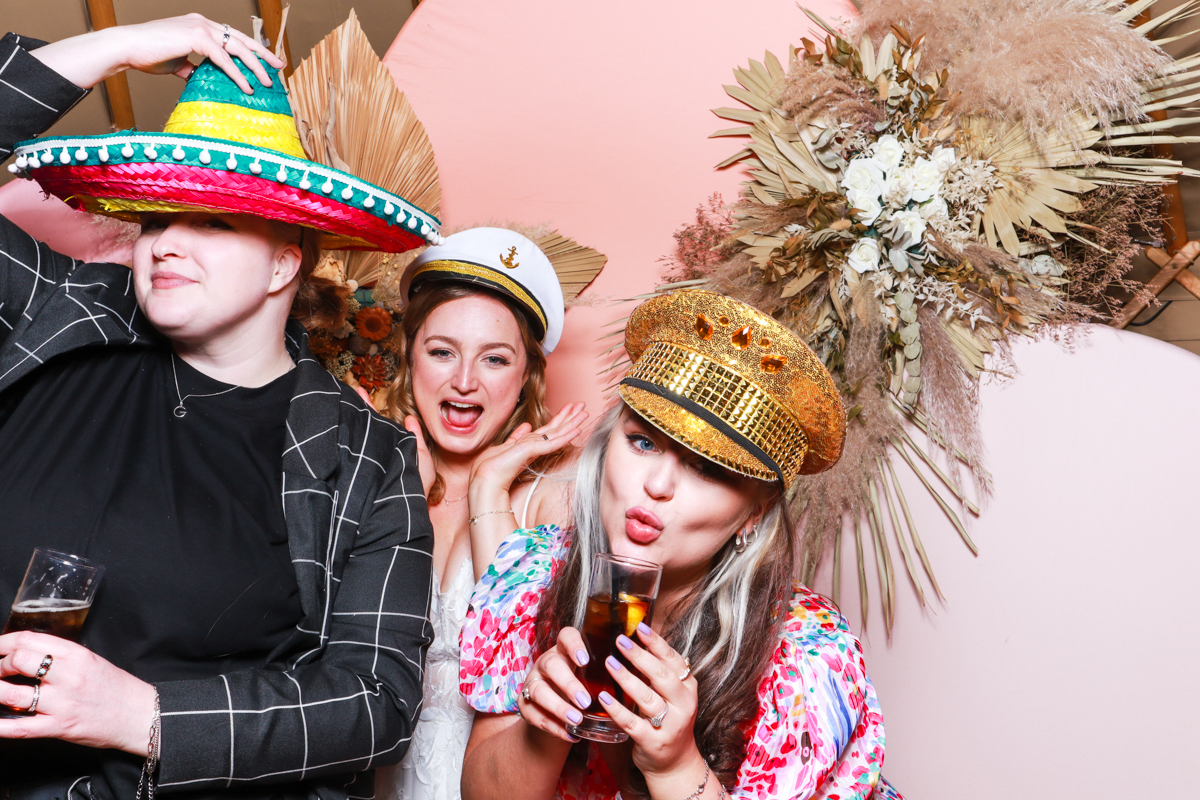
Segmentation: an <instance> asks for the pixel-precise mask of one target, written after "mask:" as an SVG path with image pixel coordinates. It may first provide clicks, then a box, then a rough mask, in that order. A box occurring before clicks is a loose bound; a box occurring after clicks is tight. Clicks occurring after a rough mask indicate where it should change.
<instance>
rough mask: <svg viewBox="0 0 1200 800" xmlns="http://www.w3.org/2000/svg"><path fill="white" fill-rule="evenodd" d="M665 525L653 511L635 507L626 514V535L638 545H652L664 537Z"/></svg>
mask: <svg viewBox="0 0 1200 800" xmlns="http://www.w3.org/2000/svg"><path fill="white" fill-rule="evenodd" d="M662 532H663V523H662V520H661V519H659V518H658V515H657V514H655V513H654V512H653V511H647V510H646V509H644V508H642V507H641V506H634V507H633V508H631V509H629V510H628V511H626V512H625V535H626V536H628V537H629V539H630V541H633V542H637V543H638V544H650V543H651V542H653V541H654V540H655V539H657V538H658V537H659V536H662Z"/></svg>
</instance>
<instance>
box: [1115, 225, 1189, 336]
mask: <svg viewBox="0 0 1200 800" xmlns="http://www.w3.org/2000/svg"><path fill="white" fill-rule="evenodd" d="M1152 250H1158V249H1157V248H1153V247H1152V248H1150V250H1148V251H1147V255H1149V256H1150V260H1151V261H1154V262H1155V263H1158V262H1159V260H1160V259H1161V255H1160V254H1161V253H1162V251H1161V250H1158V251H1157V253H1154V254H1153V255H1151V253H1150V251H1152ZM1155 256H1159V258H1155ZM1198 257H1200V242H1188V243H1187V244H1185V245H1184V246H1183V247H1182V248H1180V250H1179V252H1178V253H1176V254H1175V255H1173V256H1171V259H1170V260H1169V261H1167V262H1166V266H1164V267H1163V268H1162V269H1160V270H1159V271H1158V274H1157V275H1155V276H1154V278H1153V279H1152V280H1151V281H1150V282H1149V283H1147V284H1146V288H1147V289H1148V290H1149V291H1150V293H1151V294H1152V295H1154V296H1155V297H1157V296H1158V294H1159V293H1160V292H1161V291H1162V290H1163V289H1165V288H1167V285H1168V284H1169V283H1170V282H1171V281H1173V280H1176V279H1177V278H1178V277H1179V274H1180V273H1182V272H1184V271H1185V270H1186V269H1187V268H1188V267H1189V266H1191V264H1192V262H1193V261H1195V260H1196V259H1197V258H1198ZM1188 276H1189V277H1192V280H1196V279H1195V278H1194V277H1193V276H1192V275H1191V273H1188ZM1189 291H1190V290H1189ZM1146 305H1147V301H1146V300H1143V299H1139V298H1134V299H1133V300H1130V301H1129V302H1128V303H1126V304H1125V308H1123V309H1122V310H1121V314H1120V315H1119V316H1118V317H1117V318H1116V319H1114V320H1113V321H1112V326H1113V327H1114V328H1124V327H1125V326H1127V325H1128V324H1129V323H1131V322H1133V320H1134V319H1135V318H1136V317H1137V315H1138V314H1140V313H1142V309H1144V308H1145V307H1146Z"/></svg>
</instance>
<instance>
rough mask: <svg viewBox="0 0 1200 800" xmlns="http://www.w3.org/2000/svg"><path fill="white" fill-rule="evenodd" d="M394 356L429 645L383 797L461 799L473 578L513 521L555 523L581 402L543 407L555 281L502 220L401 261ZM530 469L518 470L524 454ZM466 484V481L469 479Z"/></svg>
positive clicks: (556, 321) (559, 294)
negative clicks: (425, 558) (421, 523)
mask: <svg viewBox="0 0 1200 800" xmlns="http://www.w3.org/2000/svg"><path fill="white" fill-rule="evenodd" d="M400 291H401V295H402V296H403V297H405V298H406V299H407V301H408V306H407V308H406V309H405V312H404V319H403V322H402V325H403V331H404V342H403V353H404V357H403V358H402V359H400V367H399V371H398V374H397V377H396V379H395V381H394V382H393V384H392V386H391V388H390V390H389V393H388V400H389V402H388V405H387V406H386V407H385V412H386V413H388V414H389V415H390V416H392V418H393V419H396V420H398V421H403V422H404V423H405V426H406V427H408V428H409V429H411V430H413V431H416V432H422V433H423V440H424V442H427V443H428V445H429V446H428V448H427V449H426V448H424V447H422V449H421V451H420V452H421V460H422V471H423V473H424V475H423V477H424V479H425V482H426V484H427V485H429V486H430V489H431V491H430V494H429V505H430V518H431V520H432V522H433V532H434V546H433V562H434V596H433V606H432V611H431V620H432V623H433V626H434V631H435V638H434V643H433V645H432V646H431V647H430V650H429V659H428V663H427V665H426V671H425V706H424V710H423V711H422V713H421V722H420V724H419V725H418V726H417V730H416V732H415V734H414V737H413V744H412V747H410V749H409V752H408V754H407V755H406V756H405V759H404V761H403V762H402V763H401V764H400V765H399V767H397V768H396V770H395V771H394V772H393V771H390V770H389V771H384V772H381V773H380V777H379V787H378V788H379V792H380V794H381V796H384V797H389V796H394V797H397V798H403V800H416V799H417V798H420V799H421V800H426V799H428V800H433V799H434V798H437V799H438V800H442V799H446V800H449V799H450V798H457V797H459V776H460V773H461V771H462V756H463V751H464V749H465V748H466V744H467V737H468V735H469V734H470V731H471V720H472V717H473V716H474V712H473V711H472V710H471V708H470V707H469V706H468V705H467V704H466V703H465V702H464V701H463V699H462V696H461V695H460V694H459V691H458V675H459V645H458V638H459V631H460V629H461V628H462V624H463V620H464V617H465V615H466V612H467V600H468V598H469V596H470V593H471V589H472V588H473V587H474V585H475V582H476V581H477V580H478V579H479V577H480V576H481V575H482V574H483V572H484V571H485V570H486V569H487V566H488V564H489V563H491V560H492V557H493V555H494V554H495V552H496V547H497V545H498V544H499V543H500V541H501V540H502V539H503V538H504V537H505V536H506V535H508V534H509V533H511V532H512V531H513V530H514V528H518V527H529V526H536V525H541V524H547V523H551V522H561V521H562V520H563V519H564V518H565V516H566V514H567V511H568V508H567V503H568V500H567V488H568V485H567V483H566V481H565V480H563V479H562V477H561V473H562V472H563V471H564V468H565V464H564V457H568V448H569V443H570V442H571V440H572V439H574V438H575V437H576V436H578V435H579V434H580V432H581V430H582V425H583V423H584V421H585V420H586V419H587V412H586V411H584V409H583V404H582V403H571V404H568V405H567V406H565V407H564V408H563V409H561V410H560V411H559V412H558V413H557V414H555V415H554V416H553V417H552V416H551V415H550V413H549V411H548V410H547V408H546V397H545V395H546V355H548V354H549V353H550V352H552V351H553V350H554V348H555V346H556V345H557V344H558V342H559V338H560V337H561V335H562V328H563V319H564V302H563V301H564V298H563V288H562V286H561V285H560V282H559V277H558V274H557V272H556V271H555V268H554V265H553V264H552V263H551V261H550V259H549V258H548V257H547V256H546V254H545V253H544V252H543V251H542V250H541V248H539V247H538V245H537V243H535V242H534V241H532V240H531V239H530V238H527V237H526V236H523V235H522V234H520V233H518V232H516V231H514V230H510V229H507V228H496V227H479V228H470V229H468V230H464V231H461V232H459V233H455V234H453V235H451V236H448V237H447V238H446V240H445V242H444V243H443V244H441V245H439V246H436V247H430V248H429V249H427V250H425V251H423V252H422V253H421V254H420V255H419V256H417V258H416V259H415V260H414V261H413V262H412V263H411V264H410V265H409V267H408V269H407V271H406V272H405V275H404V277H403V279H402V282H401V286H400ZM527 464H528V465H529V468H528V469H525V466H526V465H527ZM468 487H469V488H468Z"/></svg>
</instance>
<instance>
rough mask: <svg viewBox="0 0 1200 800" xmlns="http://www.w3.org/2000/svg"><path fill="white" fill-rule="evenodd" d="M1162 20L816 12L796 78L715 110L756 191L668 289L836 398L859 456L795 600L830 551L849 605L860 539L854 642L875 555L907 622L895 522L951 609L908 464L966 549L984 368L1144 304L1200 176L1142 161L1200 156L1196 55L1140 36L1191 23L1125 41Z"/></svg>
mask: <svg viewBox="0 0 1200 800" xmlns="http://www.w3.org/2000/svg"><path fill="white" fill-rule="evenodd" d="M1150 5H1152V0H1138V1H1137V2H1132V3H1129V4H1128V5H1126V4H1123V3H1121V2H1118V1H1116V0H939V1H937V2H935V0H874V2H870V0H863V2H862V3H861V8H860V11H861V12H862V16H861V18H860V19H859V20H858V21H857V23H853V24H851V25H849V26H847V28H848V31H847V32H843V31H842V30H838V29H835V28H834V27H832V26H830V25H828V24H826V23H825V22H824V21H822V20H821V19H820V18H818V17H817V16H816V15H815V14H812V13H811V12H806V13H807V14H808V16H809V17H810V18H812V20H813V21H814V22H815V23H816V24H817V25H818V26H819V27H820V29H821V30H822V31H823V32H824V34H825V39H824V41H823V42H822V43H820V44H818V43H815V42H812V41H809V40H807V39H803V40H801V46H800V47H799V48H798V49H797V48H792V50H791V52H790V53H789V58H788V62H787V66H786V68H785V66H784V64H782V63H781V62H780V61H779V60H778V59H777V58H775V57H774V56H772V55H771V54H770V53H768V54H767V55H766V58H765V59H764V61H763V62H761V63H760V62H757V61H751V62H750V65H749V67H746V68H739V69H736V70H735V75H736V78H737V81H738V84H739V85H737V86H727V87H725V88H726V91H727V92H728V93H729V95H730V96H732V97H733V98H735V99H736V100H738V101H740V102H741V103H743V104H744V106H745V107H739V108H721V109H716V110H715V113H716V114H717V115H718V116H721V117H723V118H726V119H731V120H735V121H737V122H739V123H741V124H740V125H739V126H738V127H734V128H729V129H726V130H721V131H718V132H717V133H715V134H713V135H714V136H727V137H749V142H748V143H747V144H746V146H745V148H744V149H742V150H741V151H740V152H738V153H736V154H734V155H733V156H731V157H730V158H729V159H727V160H726V161H725V162H723V163H722V164H721V165H719V166H721V167H725V166H729V165H734V164H738V165H741V166H743V167H746V168H748V172H749V176H750V179H749V180H748V181H747V182H746V183H745V184H744V186H745V188H744V189H743V191H742V193H741V198H740V200H739V201H738V202H737V203H735V204H734V205H733V206H732V207H730V208H728V209H726V208H724V207H722V206H721V204H720V203H719V201H718V200H717V199H716V198H714V199H710V201H709V203H708V205H707V207H705V206H701V208H700V209H699V210H698V212H697V220H696V223H695V224H693V225H689V226H687V227H686V228H684V229H683V230H681V231H679V232H678V233H677V234H676V241H677V243H678V248H677V251H676V253H675V255H674V257H673V259H672V261H673V269H672V270H671V271H670V273H669V274H668V276H667V277H668V280H670V281H671V283H670V284H669V285H668V286H667V287H664V288H673V287H676V286H679V285H680V284H681V283H692V284H695V283H703V284H705V285H706V286H708V288H712V289H714V290H716V291H720V292H723V293H726V294H730V295H732V296H735V297H738V298H740V299H743V300H745V301H747V302H750V303H752V304H754V305H756V306H758V307H759V308H760V309H762V310H764V311H766V312H768V313H771V314H772V315H773V316H774V317H775V318H777V319H779V320H780V321H781V322H783V323H784V324H785V325H787V326H788V327H790V328H791V329H793V330H795V331H796V332H797V333H799V334H800V335H801V336H802V337H803V338H804V339H805V340H806V341H807V342H808V343H809V344H810V345H811V346H812V348H813V349H814V350H815V351H816V352H817V354H818V355H819V356H820V357H821V358H822V360H823V361H824V362H825V364H826V366H827V367H829V369H830V370H831V371H832V372H833V374H834V375H835V377H836V378H837V380H838V381H839V384H840V387H841V390H842V392H843V396H844V399H845V401H846V407H847V408H848V409H850V411H849V417H850V425H849V429H848V434H847V442H846V449H845V455H844V456H843V458H842V460H841V462H839V464H838V465H837V466H836V467H835V468H833V469H831V470H829V471H828V472H826V473H823V474H821V475H818V476H813V477H811V478H808V479H806V480H804V481H800V482H799V483H798V484H797V485H796V486H795V487H794V489H793V492H794V494H793V496H792V498H791V501H792V503H793V508H794V510H795V512H796V514H797V518H798V519H800V520H802V532H803V540H802V541H803V544H802V547H803V553H802V564H803V570H802V571H803V574H802V575H801V578H802V579H803V580H806V581H811V580H812V579H813V577H814V575H815V573H816V570H817V568H818V565H819V563H820V560H821V558H822V556H823V554H824V553H826V552H827V551H828V549H829V544H830V540H831V539H833V540H834V548H833V558H834V562H835V563H834V594H835V599H836V596H837V594H838V593H839V592H840V590H841V587H840V582H841V572H842V569H841V564H840V563H839V558H840V553H841V541H840V537H841V535H842V529H843V524H844V520H845V519H846V518H849V519H850V520H852V521H853V530H854V534H855V536H856V538H857V553H858V565H857V566H858V591H859V595H860V600H861V602H862V608H863V609H864V611H863V614H864V617H863V624H864V625H865V622H866V608H867V603H868V597H867V595H868V588H867V577H866V572H865V566H864V559H863V549H864V537H865V541H866V547H868V548H871V549H872V550H873V551H874V554H875V560H876V563H877V567H878V571H879V584H880V590H881V592H880V593H881V596H882V604H883V611H884V618H885V620H886V621H887V626H888V629H889V631H890V629H891V625H892V621H893V619H894V608H895V605H894V603H895V580H896V578H895V573H896V569H895V567H894V566H893V558H892V545H891V543H890V540H889V537H888V535H887V528H888V527H889V526H888V525H885V517H886V518H887V519H888V520H889V521H890V528H891V530H892V532H893V536H894V538H895V540H896V543H897V544H898V545H899V550H900V557H901V558H902V560H903V562H904V569H905V571H906V572H907V574H908V576H909V578H910V580H911V582H912V584H913V586H914V588H915V591H916V592H917V594H918V596H919V598H920V600H921V602H922V603H924V602H925V590H924V588H923V585H924V584H925V583H926V582H927V583H928V585H929V586H930V588H931V590H932V591H933V592H934V593H937V594H938V595H940V590H939V588H938V584H937V580H936V578H935V577H934V571H933V568H932V565H931V564H930V562H929V559H928V557H927V556H926V553H925V549H924V547H923V544H922V540H921V537H920V534H919V533H918V531H917V528H916V526H915V525H914V523H913V518H912V515H911V514H910V513H909V507H908V503H907V500H906V498H905V496H904V493H903V492H902V490H901V486H900V482H899V481H898V480H897V472H896V469H895V466H896V464H897V463H898V461H903V462H904V463H906V464H908V465H909V466H910V467H911V468H912V469H913V471H915V472H916V474H917V475H918V476H919V477H920V479H921V481H922V482H923V484H924V486H925V488H926V489H928V491H929V492H930V493H931V494H932V496H933V497H934V498H936V500H937V502H938V503H939V504H940V506H941V508H942V509H943V510H944V511H945V512H946V515H947V516H948V518H949V520H950V521H951V523H952V525H953V526H954V527H955V529H956V530H957V531H958V533H959V534H960V535H961V537H962V538H963V540H964V542H965V543H966V544H967V546H968V547H970V548H971V550H972V551H973V552H974V551H975V549H976V548H975V545H974V544H973V543H972V542H971V539H970V537H969V535H968V532H967V528H966V526H965V525H964V524H963V518H962V517H961V516H960V514H961V513H962V512H967V513H972V514H978V513H979V509H978V507H977V506H976V505H975V503H974V502H972V500H971V499H970V497H969V496H968V492H967V491H966V490H965V488H964V486H966V485H968V482H969V484H972V485H973V492H972V493H971V494H972V496H974V497H975V498H977V499H978V498H981V497H983V496H986V494H987V493H988V492H989V491H990V487H989V483H988V481H989V478H988V474H987V472H986V469H985V468H984V464H983V458H982V457H983V445H982V442H981V441H980V437H979V432H978V428H977V402H978V386H979V379H980V376H981V374H982V373H984V372H987V371H989V363H991V366H992V367H993V368H994V367H995V366H996V363H995V362H988V361H987V360H986V359H985V357H986V356H988V355H989V354H995V355H997V356H1000V357H1001V358H1003V357H1004V356H1005V355H1006V344H1007V343H1008V341H1009V340H1010V339H1011V337H1013V336H1016V335H1030V334H1034V333H1036V332H1039V331H1046V330H1056V329H1057V330H1064V329H1067V330H1069V326H1071V325H1072V324H1073V323H1076V322H1079V321H1083V320H1087V319H1090V318H1095V317H1096V316H1098V315H1099V316H1102V315H1103V314H1105V313H1106V312H1107V311H1108V310H1109V309H1108V308H1107V307H1106V306H1105V304H1104V303H1105V297H1106V291H1107V289H1108V288H1109V287H1110V286H1111V285H1114V284H1115V285H1119V286H1123V287H1125V288H1130V286H1131V284H1130V283H1129V282H1128V281H1127V280H1126V279H1125V273H1126V272H1127V270H1128V269H1129V266H1130V258H1131V257H1132V255H1133V254H1134V253H1136V252H1137V250H1138V245H1137V244H1136V243H1135V242H1134V236H1135V235H1137V233H1138V230H1139V229H1141V228H1144V227H1150V228H1153V227H1154V226H1156V225H1157V224H1159V221H1160V218H1159V216H1158V213H1157V211H1156V210H1155V209H1156V206H1157V203H1158V198H1159V191H1160V187H1161V185H1162V184H1164V183H1166V182H1169V181H1172V180H1175V179H1176V178H1178V176H1180V175H1183V174H1193V173H1192V172H1191V171H1189V170H1185V169H1184V168H1183V167H1182V166H1181V164H1180V163H1179V162H1176V161H1170V160H1166V159H1161V158H1155V157H1153V155H1152V154H1150V153H1149V152H1148V146H1150V145H1155V144H1169V143H1176V142H1184V141H1189V142H1190V141H1197V140H1198V139H1197V137H1191V136H1187V137H1184V136H1178V135H1176V134H1174V133H1173V132H1172V131H1173V130H1174V129H1175V128H1177V127H1179V126H1182V125H1186V124H1191V123H1194V122H1196V121H1197V119H1200V114H1197V112H1196V111H1195V110H1194V109H1192V108H1190V104H1191V103H1192V102H1193V101H1194V100H1195V98H1196V96H1197V94H1196V91H1197V88H1196V87H1197V86H1198V85H1200V83H1198V82H1200V57H1191V58H1187V59H1184V60H1181V61H1175V60H1173V59H1171V58H1170V57H1169V56H1167V55H1166V54H1165V53H1164V52H1163V51H1162V50H1161V49H1159V47H1158V46H1157V45H1156V44H1155V43H1153V42H1151V41H1150V40H1149V38H1148V37H1149V36H1150V35H1151V34H1153V33H1155V32H1160V33H1161V31H1162V30H1163V29H1164V27H1165V26H1166V25H1167V24H1168V23H1171V22H1176V21H1180V20H1186V19H1188V18H1190V17H1192V16H1193V15H1195V14H1196V13H1197V8H1198V3H1197V2H1195V1H1194V0H1188V1H1187V2H1184V3H1183V4H1182V5H1179V6H1177V7H1176V8H1174V9H1172V10H1171V11H1169V12H1167V13H1166V14H1164V15H1162V16H1160V17H1158V18H1155V19H1153V20H1150V21H1146V22H1141V23H1140V24H1136V25H1135V24H1132V23H1133V21H1134V20H1135V18H1136V17H1138V15H1139V14H1141V13H1142V12H1144V11H1146V10H1147V9H1148V8H1149V6H1150ZM1190 33H1191V32H1189V33H1188V34H1185V35H1190ZM1035 34H1036V35H1035ZM1174 38H1181V37H1174ZM1160 41H1162V40H1160ZM1167 110H1172V111H1175V112H1176V113H1175V115H1174V116H1172V117H1171V118H1169V119H1151V118H1150V117H1149V115H1150V114H1151V113H1152V112H1161V111H1167ZM918 430H919V431H920V432H922V433H923V434H924V436H923V437H919V438H921V439H923V441H922V442H921V443H918V442H917V441H916V440H915V439H914V436H913V432H915V431H918ZM964 473H965V475H964ZM864 522H865V525H864V524H863V523H864ZM918 562H919V565H918ZM922 572H923V573H924V575H923V577H922V575H921V573H922Z"/></svg>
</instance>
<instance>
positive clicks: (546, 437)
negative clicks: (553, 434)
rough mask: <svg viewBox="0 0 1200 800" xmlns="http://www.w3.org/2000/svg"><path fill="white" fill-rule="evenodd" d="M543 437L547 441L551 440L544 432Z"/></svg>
mask: <svg viewBox="0 0 1200 800" xmlns="http://www.w3.org/2000/svg"><path fill="white" fill-rule="evenodd" d="M542 438H543V439H545V440H546V441H547V442H548V441H550V437H549V436H547V435H546V434H544V433H543V434H542Z"/></svg>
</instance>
